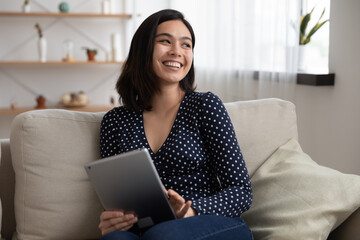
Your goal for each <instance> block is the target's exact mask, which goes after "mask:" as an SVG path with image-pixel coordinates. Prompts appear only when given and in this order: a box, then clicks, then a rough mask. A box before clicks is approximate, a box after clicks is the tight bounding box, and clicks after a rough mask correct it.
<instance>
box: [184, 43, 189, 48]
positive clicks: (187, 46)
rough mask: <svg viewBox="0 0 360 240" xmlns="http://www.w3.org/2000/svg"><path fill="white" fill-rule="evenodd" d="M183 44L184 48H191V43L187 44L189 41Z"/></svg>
mask: <svg viewBox="0 0 360 240" xmlns="http://www.w3.org/2000/svg"><path fill="white" fill-rule="evenodd" d="M183 46H184V47H186V48H191V44H189V43H184V44H183Z"/></svg>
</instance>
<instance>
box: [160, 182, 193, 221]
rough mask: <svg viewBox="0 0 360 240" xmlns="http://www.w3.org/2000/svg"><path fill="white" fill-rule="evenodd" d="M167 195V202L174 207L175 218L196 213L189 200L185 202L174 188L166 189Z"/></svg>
mask: <svg viewBox="0 0 360 240" xmlns="http://www.w3.org/2000/svg"><path fill="white" fill-rule="evenodd" d="M167 193H168V196H169V202H170V204H171V206H172V208H173V209H174V212H175V215H176V217H177V218H186V217H192V216H195V215H196V211H195V210H194V209H193V208H192V207H191V203H192V202H191V201H190V200H189V201H187V202H185V199H184V198H183V197H181V196H180V195H179V194H178V193H177V192H175V191H174V190H171V189H169V190H168V191H167Z"/></svg>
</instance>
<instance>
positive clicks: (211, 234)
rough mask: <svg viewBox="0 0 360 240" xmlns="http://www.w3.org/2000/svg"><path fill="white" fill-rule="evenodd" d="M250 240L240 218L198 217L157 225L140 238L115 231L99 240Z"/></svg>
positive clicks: (130, 233) (249, 233)
mask: <svg viewBox="0 0 360 240" xmlns="http://www.w3.org/2000/svg"><path fill="white" fill-rule="evenodd" d="M139 239H142V240H200V239H201V240H205V239H206V240H226V239H229V240H252V239H253V237H252V233H251V231H250V229H249V227H248V226H247V225H246V224H245V222H244V221H243V220H242V219H241V218H230V217H223V216H217V215H199V216H195V217H189V218H182V219H176V220H171V221H166V222H162V223H159V224H157V225H155V226H153V227H151V228H150V229H148V230H147V231H145V232H144V233H143V234H141V236H138V235H136V234H135V233H132V232H129V231H115V232H111V233H108V234H106V235H105V236H103V237H102V238H101V240H139Z"/></svg>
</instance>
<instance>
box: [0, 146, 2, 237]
mask: <svg viewBox="0 0 360 240" xmlns="http://www.w3.org/2000/svg"><path fill="white" fill-rule="evenodd" d="M0 166H1V142H0ZM1 220H2V204H1V197H0V239H1V225H2V224H1Z"/></svg>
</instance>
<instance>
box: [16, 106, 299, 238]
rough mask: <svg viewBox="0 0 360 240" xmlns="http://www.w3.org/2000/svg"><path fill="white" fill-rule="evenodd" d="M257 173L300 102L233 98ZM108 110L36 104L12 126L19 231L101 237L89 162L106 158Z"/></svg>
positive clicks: (289, 129) (293, 133)
mask: <svg viewBox="0 0 360 240" xmlns="http://www.w3.org/2000/svg"><path fill="white" fill-rule="evenodd" d="M226 108H227V110H228V112H229V115H230V117H231V119H232V121H233V124H234V127H235V131H236V134H237V137H238V140H239V144H240V147H241V149H242V151H243V154H244V157H245V161H246V163H247V166H248V170H249V173H250V175H252V174H253V173H254V171H255V170H256V169H257V168H258V167H259V166H260V165H261V164H262V163H263V162H264V161H265V160H266V159H267V157H268V156H269V155H270V154H271V153H272V152H274V151H275V150H276V149H277V147H278V146H280V145H282V144H283V143H285V142H286V141H287V140H288V139H290V138H297V127H296V114H295V107H294V105H293V104H292V103H289V102H286V101H282V100H279V99H263V100H254V101H244V102H234V103H227V104H226ZM103 114H104V113H84V112H72V111H65V110H37V111H31V112H27V113H23V114H21V115H18V116H17V117H16V118H15V119H14V121H13V124H12V129H11V137H10V142H11V154H12V162H13V167H14V170H15V176H16V186H15V216H16V222H17V227H16V231H17V238H18V239H63V240H64V239H97V238H99V237H100V232H99V230H98V228H97V226H98V223H99V220H98V219H99V215H100V213H101V211H102V207H101V205H100V203H99V201H98V199H97V197H96V195H95V192H94V191H93V188H92V186H91V184H90V182H89V180H88V178H87V175H86V172H85V170H84V167H83V166H84V164H85V163H87V162H90V161H94V160H96V159H98V158H99V128H100V121H101V119H102V116H103Z"/></svg>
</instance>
